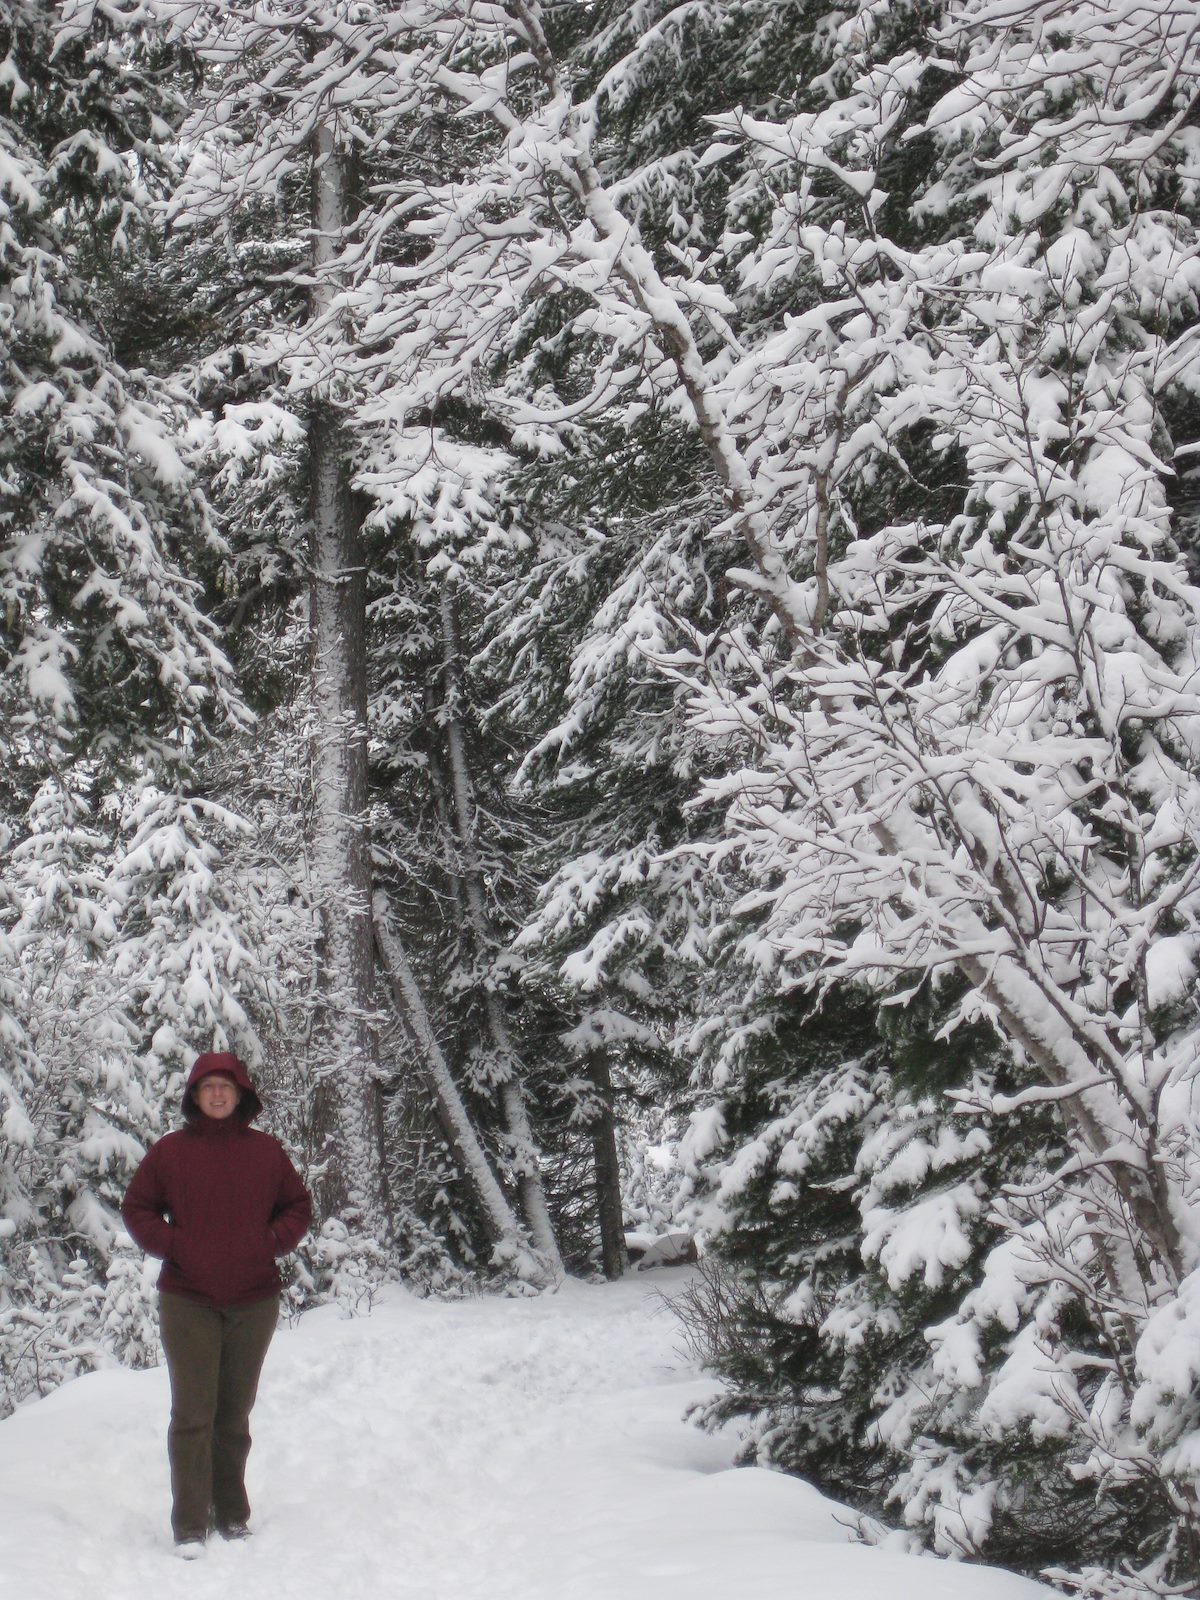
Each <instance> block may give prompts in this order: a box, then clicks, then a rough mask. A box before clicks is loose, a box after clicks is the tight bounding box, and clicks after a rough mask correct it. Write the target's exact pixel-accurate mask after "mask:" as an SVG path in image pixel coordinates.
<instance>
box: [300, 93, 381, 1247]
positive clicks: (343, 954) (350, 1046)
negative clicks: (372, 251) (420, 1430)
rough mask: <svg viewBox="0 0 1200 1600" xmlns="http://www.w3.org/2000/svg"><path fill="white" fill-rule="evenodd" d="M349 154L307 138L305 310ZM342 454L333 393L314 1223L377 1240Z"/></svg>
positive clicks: (322, 310) (327, 260) (353, 595)
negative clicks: (309, 253)
mask: <svg viewBox="0 0 1200 1600" xmlns="http://www.w3.org/2000/svg"><path fill="white" fill-rule="evenodd" d="M347 167H348V163H347V159H346V157H345V156H344V155H343V153H342V152H341V151H340V150H339V149H338V147H337V143H336V138H335V134H334V131H333V128H332V127H331V126H329V125H328V124H325V125H322V126H321V127H320V128H319V129H318V130H317V132H316V134H315V135H314V141H313V165H312V210H313V231H312V238H313V267H314V285H313V289H312V315H313V319H314V321H318V320H320V319H321V318H322V317H323V316H325V315H326V314H327V313H328V310H329V307H330V303H331V301H332V297H333V295H334V293H335V292H336V279H335V277H334V275H333V273H332V271H331V265H332V263H333V262H334V261H335V260H336V258H337V255H338V251H339V248H340V243H341V239H342V235H343V232H344V229H345V227H346V224H347V222H348V220H349V208H348V198H347V180H348V172H347ZM349 453H350V452H349V445H348V441H347V438H346V433H345V426H344V423H343V421H342V419H341V417H340V415H339V412H338V410H337V408H336V405H335V403H334V400H333V398H332V397H331V396H329V395H327V394H324V393H321V394H318V395H317V396H316V397H315V400H314V404H313V410H312V414H311V418H310V421H309V427H308V460H309V483H310V516H311V536H310V537H311V546H310V552H309V559H310V568H311V583H312V587H311V601H310V605H311V613H310V618H311V628H312V647H313V698H314V702H315V706H316V713H317V727H316V732H315V751H314V762H313V788H314V820H313V863H314V879H315V884H316V894H317V904H318V908H319V914H320V919H321V939H320V963H321V970H320V975H319V987H320V993H321V996H322V1001H323V1007H322V1012H321V1015H320V1018H319V1022H318V1027H317V1029H316V1034H315V1041H314V1042H315V1046H316V1049H315V1056H316V1063H317V1067H316V1071H317V1083H316V1091H315V1101H314V1106H313V1135H314V1144H315V1151H314V1155H315V1159H316V1162H317V1173H318V1176H317V1178H316V1184H315V1187H316V1192H317V1203H318V1210H319V1212H320V1214H321V1215H322V1216H332V1215H338V1216H340V1217H342V1219H343V1220H345V1221H348V1222H351V1223H352V1224H354V1225H356V1226H357V1227H359V1228H361V1229H362V1230H363V1231H364V1232H366V1233H371V1234H375V1235H376V1236H382V1235H383V1233H384V1232H385V1231H386V1204H385V1184H384V1178H383V1162H382V1158H381V1150H380V1114H379V1112H380V1108H379V1072H378V1064H377V1044H376V1040H375V1033H374V1027H373V1022H372V1017H373V1013H374V1008H375V955H374V936H373V932H372V925H371V858H370V841H369V839H368V836H367V823H366V817H367V672H366V571H365V565H364V553H363V544H362V519H361V516H360V514H359V511H358V508H357V506H356V504H355V501H354V496H353V495H352V494H351V491H350V482H349V469H348V457H349Z"/></svg>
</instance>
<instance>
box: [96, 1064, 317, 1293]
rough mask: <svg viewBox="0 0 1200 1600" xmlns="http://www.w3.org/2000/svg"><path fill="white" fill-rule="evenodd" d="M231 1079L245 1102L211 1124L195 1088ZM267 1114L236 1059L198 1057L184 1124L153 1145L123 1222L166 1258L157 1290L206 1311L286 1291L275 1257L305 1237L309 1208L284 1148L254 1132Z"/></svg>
mask: <svg viewBox="0 0 1200 1600" xmlns="http://www.w3.org/2000/svg"><path fill="white" fill-rule="evenodd" d="M214 1072H225V1073H228V1075H229V1076H230V1077H231V1078H232V1079H233V1080H234V1082H235V1083H237V1084H238V1085H239V1087H240V1088H241V1091H242V1098H241V1100H240V1102H239V1104H238V1107H237V1110H236V1111H235V1112H234V1113H233V1115H232V1116H230V1117H224V1118H220V1119H217V1118H215V1117H206V1116H204V1114H203V1113H202V1112H201V1110H200V1108H199V1106H198V1105H197V1104H196V1101H195V1098H194V1095H193V1090H194V1089H195V1087H196V1085H197V1084H198V1083H199V1082H200V1081H201V1079H202V1078H207V1077H208V1076H209V1075H210V1074H211V1073H214ZM261 1110H262V1101H261V1100H260V1099H259V1098H258V1095H257V1094H256V1093H255V1090H254V1087H253V1085H252V1084H251V1082H250V1079H249V1076H248V1075H247V1073H246V1069H245V1067H244V1066H243V1065H242V1063H241V1062H240V1061H239V1060H238V1058H237V1056H235V1055H230V1054H227V1053H225V1052H219V1051H214V1052H211V1053H209V1054H207V1055H202V1056H199V1057H197V1060H196V1064H195V1066H194V1067H193V1068H192V1071H191V1075H190V1077H189V1078H188V1082H187V1088H186V1090H185V1091H184V1096H183V1115H184V1118H185V1121H186V1126H185V1127H183V1128H181V1129H180V1130H179V1132H178V1133H168V1134H167V1135H166V1137H165V1138H163V1139H160V1140H159V1141H158V1143H157V1144H154V1145H152V1146H151V1147H150V1150H149V1151H148V1152H147V1154H146V1157H145V1159H144V1160H143V1161H142V1163H141V1165H140V1166H139V1167H138V1169H137V1171H136V1172H135V1173H134V1175H133V1181H132V1182H131V1183H130V1185H129V1188H128V1190H127V1191H126V1194H125V1199H124V1201H123V1202H122V1204H121V1215H122V1217H123V1218H124V1219H125V1226H126V1227H127V1228H128V1229H129V1232H130V1234H131V1235H132V1236H133V1238H134V1240H135V1241H136V1242H137V1243H138V1244H139V1245H140V1246H141V1247H142V1249H143V1250H145V1251H146V1253H147V1254H148V1255H152V1256H161V1257H162V1260H163V1269H162V1271H161V1272H160V1273H159V1277H158V1287H159V1289H160V1290H162V1291H163V1292H164V1293H166V1294H178V1295H182V1296H183V1297H184V1299H185V1300H194V1301H196V1302H197V1303H198V1304H200V1305H206V1306H241V1305H248V1304H250V1302H251V1301H254V1300H266V1299H268V1298H269V1297H270V1296H271V1295H273V1294H278V1293H279V1289H280V1281H279V1269H278V1267H277V1266H276V1265H275V1261H276V1257H278V1256H284V1255H287V1253H288V1252H289V1251H290V1250H294V1249H295V1248H296V1246H297V1245H298V1244H299V1243H300V1240H301V1239H302V1238H303V1237H304V1235H305V1233H307V1231H308V1225H309V1222H310V1221H311V1220H312V1203H311V1201H310V1200H309V1198H308V1193H307V1191H306V1190H305V1187H304V1185H303V1183H302V1182H301V1181H300V1177H299V1174H298V1173H297V1172H296V1169H295V1167H293V1166H292V1163H291V1162H290V1161H289V1160H288V1158H287V1155H286V1153H285V1151H284V1148H283V1146H282V1145H281V1144H280V1143H279V1141H278V1139H273V1138H272V1137H271V1135H270V1134H269V1133H260V1132H259V1131H258V1129H257V1128H251V1127H250V1122H251V1121H252V1120H253V1118H254V1117H256V1116H257V1115H258V1113H259V1112H260V1111H261Z"/></svg>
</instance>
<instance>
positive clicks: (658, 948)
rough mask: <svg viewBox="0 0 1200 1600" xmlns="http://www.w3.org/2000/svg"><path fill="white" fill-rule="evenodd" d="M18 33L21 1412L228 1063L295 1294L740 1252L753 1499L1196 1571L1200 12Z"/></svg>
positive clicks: (13, 609) (323, 14) (917, 1541)
mask: <svg viewBox="0 0 1200 1600" xmlns="http://www.w3.org/2000/svg"><path fill="white" fill-rule="evenodd" d="M0 58H2V59H0V404H2V406H3V430H2V432H0V699H2V703H0V753H2V756H3V759H2V762H0V841H2V844H3V854H2V858H0V864H2V876H0V1371H2V1374H3V1391H2V1394H0V1410H4V1409H11V1408H12V1407H13V1406H14V1405H16V1404H19V1403H20V1402H22V1401H23V1400H25V1399H27V1398H29V1397H31V1396H34V1395H37V1394H40V1393H44V1392H46V1391H47V1390H48V1389H49V1388H50V1387H52V1386H53V1385H54V1384H56V1383H58V1382H60V1381H62V1380H63V1379H64V1378H66V1377H69V1376H71V1375H72V1374H74V1373H76V1372H79V1371H82V1370H86V1369H87V1368H89V1367H91V1366H94V1365H97V1364H102V1363H104V1362H105V1361H111V1360H113V1359H119V1360H124V1361H132V1362H139V1361H140V1362H145V1361H150V1360H154V1359H155V1355H156V1346H155V1333H154V1315H153V1295H152V1290H151V1287H150V1285H151V1283H152V1278H151V1277H148V1276H147V1274H146V1271H145V1270H144V1268H143V1264H142V1261H141V1258H140V1257H139V1256H138V1255H137V1254H136V1253H134V1252H133V1251H132V1250H131V1249H130V1247H129V1244H128V1241H127V1240H126V1239H124V1237H123V1235H122V1233H121V1229H120V1225H119V1219H118V1216H117V1209H116V1208H117V1204H118V1202H119V1199H120V1196H121V1193H122V1192H123V1188H124V1185H125V1183H126V1182H127V1181H128V1177H129V1175H130V1173H131V1172H132V1170H133V1167H134V1166H135V1165H136V1162H137V1161H138V1159H140V1155H141V1153H142V1152H143V1150H144V1149H145V1147H146V1145H147V1144H148V1143H149V1142H150V1141H151V1140H153V1139H154V1138H155V1137H157V1136H158V1135H159V1134H161V1133H162V1132H163V1131H165V1130H166V1129H167V1128H168V1127H169V1126H171V1124H172V1122H173V1120H174V1118H175V1115H176V1111H177V1107H178V1100H179V1096H180V1093H181V1088H182V1083H183V1079H184V1076H185V1073H186V1070H187V1068H188V1066H189V1065H190V1062H191V1060H192V1057H193V1056H194V1054H195V1052H196V1051H197V1050H199V1049H204V1048H230V1049H234V1050H236V1051H237V1052H238V1053H239V1054H240V1055H241V1056H242V1057H243V1059H244V1060H245V1061H246V1062H247V1063H248V1064H249V1066H250V1068H251V1070H252V1072H253V1073H254V1074H255V1075H256V1077H257V1079H258V1081H259V1082H260V1083H261V1084H262V1086H263V1095H264V1099H265V1100H266V1101H267V1104H268V1108H269V1112H268V1114H269V1119H270V1124H271V1126H272V1128H273V1130H274V1131H275V1132H277V1133H278V1134H279V1135H280V1136H281V1137H282V1138H284V1139H285V1140H286V1141H287V1143H288V1145H289V1148H290V1149H291V1150H292V1151H293V1153H294V1154H295V1156H296V1158H297V1160H298V1161H299V1162H300V1163H301V1164H302V1166H303V1168H304V1170H305V1172H306V1174H307V1176H308V1179H309V1181H310V1184H311V1186H312V1188H313V1190H314V1193H315V1195H316V1197H317V1201H318V1213H319V1225H318V1227H317V1229H316V1230H315V1231H314V1235H313V1237H312V1239H311V1241H310V1242H309V1245H308V1246H307V1247H306V1249H305V1251H304V1253H303V1256H302V1260H301V1264H300V1267H299V1269H298V1273H297V1279H296V1283H295V1285H294V1287H293V1290H292V1295H293V1297H294V1299H295V1302H296V1304H297V1306H300V1305H303V1304H305V1303H308V1302H310V1301H312V1300H313V1299H318V1298H323V1297H331V1296H332V1297H336V1298H339V1299H341V1300H343V1301H344V1302H345V1303H346V1304H348V1305H351V1306H353V1305H356V1304H360V1303H363V1302H364V1301H369V1298H370V1294H371V1289H372V1285H373V1284H374V1283H377V1282H378V1281H379V1280H380V1279H381V1278H382V1277H385V1276H388V1275H397V1274H400V1275H403V1276H404V1277H405V1278H406V1279H407V1280H408V1281H409V1282H410V1283H412V1284H413V1285H414V1286H418V1287H420V1288H421V1289H422V1290H424V1291H426V1292H437V1293H453V1292H466V1291H469V1290H471V1289H473V1288H475V1287H477V1286H479V1285H481V1284H484V1283H491V1284H495V1285H499V1286H505V1287H507V1288H508V1289H509V1290H510V1291H511V1292H514V1293H515V1292H530V1293H533V1292H537V1291H538V1290H539V1289H541V1288H544V1287H545V1286H547V1285H549V1284H552V1283H553V1282H554V1281H555V1280H556V1279H557V1278H558V1277H560V1276H561V1275H562V1274H563V1273H564V1272H569V1273H592V1272H600V1271H603V1272H605V1273H607V1274H608V1275H610V1276H615V1275H618V1274H620V1273H621V1272H622V1271H623V1270H624V1269H625V1267H626V1265H627V1261H626V1256H625V1235H626V1231H627V1230H628V1229H630V1228H635V1229H638V1230H640V1231H641V1232H642V1233H650V1234H653V1233H656V1232H663V1231H665V1230H667V1229H668V1228H671V1227H684V1228H687V1229H689V1230H691V1231H693V1232H696V1233H698V1234H699V1235H701V1237H702V1239H703V1241H704V1246H705V1250H706V1255H705V1258H704V1263H703V1267H702V1271H701V1273H700V1275H699V1277H698V1278H697V1282H696V1287H695V1289H694V1290H693V1292H692V1294H691V1296H690V1301H689V1310H688V1316H687V1330H688V1335H689V1337H690V1338H691V1339H692V1340H693V1341H694V1342H695V1344H696V1347H697V1348H698V1349H699V1350H700V1351H701V1352H702V1353H703V1355H704V1357H705V1358H706V1360H707V1361H709V1362H710V1364H711V1365H712V1366H713V1368H714V1369H715V1370H716V1371H717V1372H719V1373H720V1374H721V1375H722V1376H723V1377H724V1378H725V1379H726V1386H725V1389H724V1392H723V1398H721V1399H720V1400H719V1401H718V1402H715V1403H714V1405H713V1406H712V1408H711V1410H710V1412H709V1413H708V1414H707V1415H706V1416H705V1417H702V1418H700V1419H699V1420H701V1421H710V1422H718V1421H722V1420H724V1419H726V1418H728V1417H731V1416H734V1417H737V1418H740V1419H741V1421H742V1423H743V1426H744V1428H745V1430H746V1441H747V1442H746V1445H745V1450H746V1454H747V1458H748V1459H751V1458H752V1459H757V1460H760V1461H763V1462H766V1463H771V1464H776V1465H778V1466H780V1467H782V1468H785V1469H787V1470H794V1471H796V1472H799V1473H802V1474H803V1475H804V1476H806V1477H808V1478H810V1479H811V1480H812V1481H814V1482H815V1483H817V1484H818V1485H819V1486H820V1487H821V1488H822V1489H824V1490H825V1491H826V1492H828V1493H830V1494H832V1495H834V1496H835V1497H837V1498H839V1499H841V1500H844V1501H846V1502H848V1503H850V1504H851V1505H853V1506H854V1507H855V1508H856V1509H857V1510H858V1511H860V1512H861V1513H862V1517H863V1522H862V1528H863V1533H864V1536H865V1537H868V1538H876V1537H884V1536H886V1535H888V1534H889V1532H890V1530H893V1529H895V1528H902V1529H904V1530H906V1535H905V1536H906V1537H908V1538H909V1539H911V1540H912V1541H913V1543H914V1545H926V1546H928V1547H930V1548H932V1549H934V1550H936V1551H938V1552H940V1553H943V1554H950V1555H955V1556H962V1557H967V1558H980V1559H985V1560H988V1561H995V1562H1001V1563H1005V1564H1008V1565H1011V1566H1014V1567H1017V1568H1020V1569H1022V1570H1026V1571H1030V1572H1043V1573H1048V1574H1050V1575H1051V1576H1052V1577H1053V1578H1054V1579H1055V1580H1056V1581H1058V1582H1059V1583H1061V1584H1062V1585H1063V1586H1064V1587H1065V1588H1067V1589H1069V1590H1071V1591H1073V1592H1078V1593H1081V1594H1084V1595H1089V1596H1096V1597H1106V1600H1116V1597H1130V1596H1135V1595H1136V1596H1148V1595H1156V1596H1165V1595H1174V1594H1185V1593H1187V1594H1190V1593H1194V1592H1195V1584H1196V1582H1197V1577H1198V1574H1200V1498H1198V1496H1200V1273H1198V1272H1197V1259H1198V1246H1200V1217H1198V1216H1197V1207H1196V1189H1197V1184H1198V1183H1200V1135H1198V1124H1197V1107H1196V1066H1197V1049H1198V1044H1200V1026H1198V1020H1200V1019H1198V1017H1197V1004H1196V995H1197V986H1196V972H1197V960H1198V943H1200V850H1198V845H1200V679H1198V677H1197V669H1198V667H1200V651H1198V645H1200V590H1198V589H1197V587H1196V583H1195V577H1196V575H1195V572H1194V567H1195V563H1196V558H1197V550H1196V538H1195V528H1196V517H1197V507H1198V505H1200V498H1198V493H1197V487H1196V485H1197V479H1196V477H1195V475H1194V473H1195V469H1193V468H1192V467H1191V462H1192V461H1193V459H1194V452H1195V451H1196V450H1197V449H1198V448H1200V425H1198V424H1200V410H1198V403H1197V402H1198V398H1200V360H1198V359H1197V327H1198V325H1200V252H1198V248H1197V245H1198V240H1197V216H1198V211H1200V117H1198V107H1200V7H1198V6H1197V5H1196V3H1195V0H1161V3H1159V4H1156V5H1154V6H1152V7H1151V6H1142V5H1138V4H1118V3H1110V0H1078V3H1075V0H961V3H957V4H941V3H939V0H862V3H857V0H850V3H849V4H847V5H846V6H844V7H842V8H841V9H832V10H831V9H829V8H828V0H727V3H715V0H678V3H671V0H556V3H548V4H545V5H541V6H539V5H538V4H536V3H535V0H505V3H499V0H496V3H491V0H409V3H406V4H391V5H389V4H383V3H376V0H304V3H300V0H261V3H254V4H251V3H249V0H245V3H243V0H232V3H222V4H207V3H202V0H59V3H50V0H47V3H37V0H0ZM891 1536H892V1537H896V1535H895V1534H894V1533H892V1534H891Z"/></svg>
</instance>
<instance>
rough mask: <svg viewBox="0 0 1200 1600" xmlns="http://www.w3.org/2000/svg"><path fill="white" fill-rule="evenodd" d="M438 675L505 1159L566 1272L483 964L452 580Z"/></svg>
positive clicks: (499, 1009)
mask: <svg viewBox="0 0 1200 1600" xmlns="http://www.w3.org/2000/svg"><path fill="white" fill-rule="evenodd" d="M441 611H442V672H443V693H444V703H443V715H444V725H445V730H446V748H447V754H448V757H449V768H450V786H451V789H452V806H451V814H452V816H453V821H454V842H455V845H456V848H457V854H458V861H457V863H456V865H455V868H454V873H455V876H456V877H457V878H458V881H459V883H460V885H461V889H462V898H463V909H464V913H465V916H466V923H467V926H466V929H465V932H466V935H467V939H466V943H467V947H468V949H469V950H470V952H471V956H472V959H473V962H474V964H475V968H476V970H477V971H478V972H479V974H480V976H481V978H482V981H483V982H484V984H485V989H484V994H483V1003H484V1012H485V1017H486V1021H487V1029H488V1035H489V1038H490V1041H491V1047H492V1060H493V1062H494V1064H495V1068H496V1076H497V1079H498V1081H499V1084H500V1105H501V1110H502V1113H503V1116H504V1122H505V1133H506V1138H507V1143H508V1153H509V1159H510V1161H511V1162H512V1167H513V1171H514V1172H515V1174H516V1178H517V1188H518V1192H519V1194H520V1197H521V1211H522V1214H523V1216H524V1218H525V1221H526V1223H527V1225H528V1227H529V1232H530V1236H531V1238H532V1239H533V1242H534V1245H535V1246H536V1247H537V1249H538V1250H539V1251H540V1252H541V1254H542V1255H543V1256H544V1257H545V1258H546V1262H547V1265H548V1266H549V1267H550V1269H551V1271H552V1272H554V1273H555V1274H557V1275H559V1276H561V1275H562V1273H563V1271H564V1268H563V1264H562V1256H561V1254H560V1252H559V1248H558V1239H557V1237H556V1235H555V1232H554V1224H553V1223H552V1222H551V1220H550V1211H549V1208H548V1207H547V1205H546V1191H545V1189H544V1187H543V1185H542V1174H541V1166H540V1162H539V1157H538V1148H537V1142H536V1140H535V1139H534V1135H533V1128H532V1127H531V1125H530V1121H529V1113H528V1110H527V1108H526V1105H525V1094H524V1090H523V1088H522V1077H523V1071H522V1066H521V1061H520V1057H519V1055H518V1052H517V1049H516V1046H515V1044H514V1043H513V1038H512V1033H511V1031H510V1030H509V1026H508V1019H507V1018H506V1017H505V1015H504V1002H503V1000H502V999H501V997H500V995H499V994H497V992H496V988H495V985H494V983H493V982H492V981H491V976H490V974H489V973H488V972H487V971H486V965H487V962H488V959H489V956H490V954H491V952H492V951H493V950H494V948H495V943H496V940H495V935H494V932H493V928H492V922H491V917H490V915H489V913H488V906H487V897H486V893H485V889H484V876H483V866H482V863H481V860H480V853H479V841H478V837H477V831H476V830H477V809H476V803H475V788H474V784H473V783H472V780H471V767H470V758H469V756H468V752H467V735H466V728H465V727H464V724H463V674H462V651H461V648H460V643H459V622H458V595H457V593H456V591H455V589H454V587H453V585H452V584H450V583H444V584H443V585H442V594H441Z"/></svg>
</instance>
